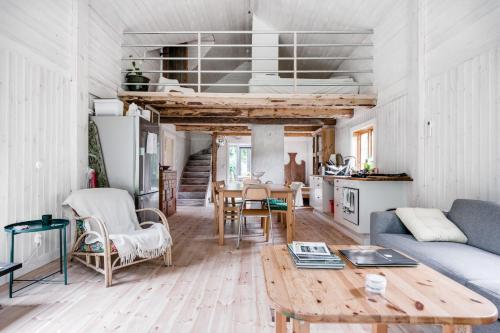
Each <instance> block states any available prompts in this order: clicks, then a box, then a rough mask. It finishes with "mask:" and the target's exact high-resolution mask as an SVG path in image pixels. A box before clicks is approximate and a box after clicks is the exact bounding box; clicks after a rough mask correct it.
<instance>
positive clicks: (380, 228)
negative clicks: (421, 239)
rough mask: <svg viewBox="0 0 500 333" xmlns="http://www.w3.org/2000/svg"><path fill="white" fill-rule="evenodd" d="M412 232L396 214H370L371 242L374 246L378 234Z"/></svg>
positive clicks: (391, 212) (390, 212)
mask: <svg viewBox="0 0 500 333" xmlns="http://www.w3.org/2000/svg"><path fill="white" fill-rule="evenodd" d="M409 233H410V232H409V231H408V229H406V227H405V226H404V224H403V223H401V220H400V219H399V217H398V216H397V215H396V212H394V211H389V212H373V213H371V214H370V242H371V243H372V244H374V240H375V237H376V235H378V234H409Z"/></svg>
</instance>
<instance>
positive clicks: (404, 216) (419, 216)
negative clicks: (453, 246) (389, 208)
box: [396, 208, 467, 243]
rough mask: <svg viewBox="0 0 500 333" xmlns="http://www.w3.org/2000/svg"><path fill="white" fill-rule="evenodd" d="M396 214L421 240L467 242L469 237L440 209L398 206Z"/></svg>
mask: <svg viewBox="0 0 500 333" xmlns="http://www.w3.org/2000/svg"><path fill="white" fill-rule="evenodd" d="M396 215H397V216H398V217H399V218H400V219H401V222H403V224H404V225H405V226H406V228H408V230H410V232H411V233H412V234H413V236H414V237H415V238H416V239H417V240H418V241H419V242H456V243H467V237H466V236H465V235H464V233H463V232H462V231H461V230H460V229H458V227H457V226H456V225H455V224H454V223H453V222H451V221H450V220H448V219H447V218H446V216H444V214H443V212H442V211H440V210H439V209H429V208H397V209H396Z"/></svg>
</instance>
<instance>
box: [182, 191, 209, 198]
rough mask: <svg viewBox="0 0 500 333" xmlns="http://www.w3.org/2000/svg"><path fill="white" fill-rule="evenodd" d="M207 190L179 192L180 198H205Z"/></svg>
mask: <svg viewBox="0 0 500 333" xmlns="http://www.w3.org/2000/svg"><path fill="white" fill-rule="evenodd" d="M206 194H207V192H179V193H178V194H177V198H178V199H205V195H206Z"/></svg>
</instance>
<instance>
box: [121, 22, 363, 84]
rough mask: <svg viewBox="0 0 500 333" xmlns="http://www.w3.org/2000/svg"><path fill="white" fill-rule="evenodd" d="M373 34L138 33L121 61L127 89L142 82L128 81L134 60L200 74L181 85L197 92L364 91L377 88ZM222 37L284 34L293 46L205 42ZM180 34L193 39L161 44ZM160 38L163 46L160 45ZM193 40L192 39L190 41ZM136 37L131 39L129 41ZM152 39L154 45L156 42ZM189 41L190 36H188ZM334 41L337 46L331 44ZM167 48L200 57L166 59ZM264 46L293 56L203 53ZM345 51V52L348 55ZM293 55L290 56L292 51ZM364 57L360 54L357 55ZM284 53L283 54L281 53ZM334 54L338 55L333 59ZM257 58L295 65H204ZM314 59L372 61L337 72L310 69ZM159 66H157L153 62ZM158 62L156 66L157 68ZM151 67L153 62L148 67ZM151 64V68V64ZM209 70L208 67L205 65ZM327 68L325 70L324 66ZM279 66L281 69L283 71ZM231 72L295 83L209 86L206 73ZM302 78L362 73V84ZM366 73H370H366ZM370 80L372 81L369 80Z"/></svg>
mask: <svg viewBox="0 0 500 333" xmlns="http://www.w3.org/2000/svg"><path fill="white" fill-rule="evenodd" d="M372 34H373V30H371V29H368V30H332V31H135V32H124V40H125V42H124V43H123V44H122V54H124V55H127V54H128V55H130V56H128V57H126V56H124V57H123V58H122V59H121V60H122V69H121V73H122V74H123V81H122V83H121V84H122V86H123V87H124V89H127V86H129V85H137V83H127V82H125V75H126V74H127V73H129V72H130V70H129V69H128V68H129V64H130V62H131V61H135V62H141V63H142V65H143V66H145V67H146V68H145V69H142V68H141V69H140V72H141V73H149V74H156V75H157V74H159V75H161V76H163V75H164V74H170V73H172V74H181V73H185V74H195V80H193V79H192V80H191V81H190V82H180V86H184V87H194V88H196V91H198V92H201V91H202V88H204V87H250V86H266V87H267V86H293V91H294V92H297V88H298V87H301V86H338V87H357V88H358V92H359V87H363V86H372V85H373V83H372V80H371V74H372V73H373V70H372V60H373V56H372V55H371V54H372V52H371V49H372V47H373V43H371V42H367V41H366V40H370V38H369V37H370V36H371V35H372ZM218 35H229V36H232V37H234V35H240V37H246V39H249V38H248V37H251V36H252V35H279V37H280V38H282V39H284V40H290V39H291V41H292V42H291V43H290V42H284V43H277V44H272V43H271V44H252V43H251V42H249V43H224V44H215V43H213V44H207V43H205V42H204V38H206V37H213V40H214V42H215V41H216V40H217V39H216V38H215V36H218ZM179 36H191V37H189V38H190V40H189V42H185V41H184V42H182V43H172V42H166V43H162V42H161V39H165V38H166V39H168V40H170V41H171V40H172V39H174V40H175V39H177V40H178V39H179ZM304 36H316V39H317V38H318V36H321V37H320V39H323V40H324V39H326V40H327V41H326V42H319V43H318V42H314V43H304V42H298V40H299V38H300V39H302V40H303V39H304ZM338 36H343V38H342V39H353V40H355V41H352V42H350V41H347V42H346V41H341V42H336V41H335V40H336V39H338ZM158 38H160V42H158V41H157V40H158ZM189 38H188V39H189ZM127 39H131V40H132V41H131V42H130V41H127ZM152 39H153V41H151V40H152ZM184 39H186V38H184ZM332 40H333V42H332ZM165 47H176V48H188V49H196V56H186V57H176V56H164V55H163V53H162V51H161V50H163V48H165ZM261 47H267V48H270V47H277V48H278V50H282V49H285V50H288V51H289V54H290V55H287V56H276V57H258V56H253V55H250V56H248V55H245V56H215V57H214V56H212V57H210V56H206V55H204V54H202V50H203V49H205V48H214V49H224V48H235V49H238V48H245V49H250V50H251V49H252V48H261ZM340 48H348V49H347V50H348V51H351V52H350V53H349V55H335V52H332V49H340ZM358 48H363V50H365V52H362V55H353V54H352V51H354V50H357V49H358ZM311 49H313V50H318V49H321V50H323V52H322V53H323V54H324V53H325V52H326V51H325V49H329V50H330V51H328V53H327V54H328V55H324V56H321V55H317V56H299V54H301V53H309V54H311V53H312V54H314V53H318V52H314V51H311ZM154 50H159V52H160V56H147V55H146V53H147V52H150V51H154ZM345 50H346V49H344V51H343V52H344V53H345V52H346V51H345ZM290 51H291V52H290ZM250 53H251V51H250ZM358 53H359V52H358ZM278 54H279V52H278ZM330 54H333V55H330ZM166 60H168V61H195V62H196V68H195V69H184V70H179V69H164V68H163V61H166ZM256 60H263V61H264V60H276V61H278V62H291V66H290V67H291V69H276V70H267V69H266V70H254V69H253V68H252V69H234V70H227V69H224V70H218V69H204V68H203V66H202V65H203V64H204V63H205V62H209V61H242V62H243V61H256ZM315 61H339V62H344V61H346V62H358V61H365V62H367V63H368V65H367V64H366V63H363V65H364V66H365V67H366V68H365V67H363V68H362V69H359V66H356V67H355V68H353V69H346V68H342V69H338V68H337V67H338V63H337V65H336V67H334V66H333V65H332V69H324V68H323V69H308V68H314V67H315V66H314V62H315ZM149 62H151V63H153V64H154V65H152V64H151V63H149ZM154 62H157V63H156V64H155V63H154ZM299 62H301V65H302V66H301V67H302V68H306V69H299ZM148 63H149V64H148ZM146 64H147V65H146ZM205 67H206V66H205ZM323 67H324V66H323ZM278 68H279V67H278ZM231 73H241V74H277V75H278V76H279V75H280V74H287V75H291V77H292V78H293V81H292V83H289V82H275V83H265V84H256V83H253V84H250V83H248V82H241V83H240V82H238V83H220V82H204V81H203V74H231ZM302 74H332V75H333V74H344V75H345V74H353V75H359V74H362V77H363V80H362V81H355V82H338V83H334V82H331V81H330V82H317V81H316V82H310V81H309V82H308V81H307V80H305V81H304V80H303V81H299V80H300V78H299V76H300V75H302ZM365 74H366V75H365ZM366 78H368V79H366ZM142 85H147V86H178V85H177V84H173V83H157V82H150V83H144V84H142Z"/></svg>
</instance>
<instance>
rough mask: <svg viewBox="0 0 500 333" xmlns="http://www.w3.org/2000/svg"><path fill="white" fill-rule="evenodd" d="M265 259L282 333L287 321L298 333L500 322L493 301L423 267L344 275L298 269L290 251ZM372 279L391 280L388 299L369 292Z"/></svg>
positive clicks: (267, 253) (280, 248)
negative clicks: (339, 327) (329, 327)
mask: <svg viewBox="0 0 500 333" xmlns="http://www.w3.org/2000/svg"><path fill="white" fill-rule="evenodd" d="M330 248H331V249H335V250H338V249H345V248H355V246H342V245H336V246H331V247H330ZM363 248H366V247H363ZM261 256H262V262H263V266H264V276H265V279H266V289H267V294H268V298H269V301H270V303H271V306H272V307H273V308H274V309H275V310H276V332H280V333H281V332H286V330H287V327H286V317H289V318H291V320H292V324H293V332H294V333H303V332H309V324H310V323H353V324H372V327H373V332H377V333H385V332H387V324H392V323H394V324H434V325H443V332H446V333H452V332H470V331H471V327H472V325H482V324H490V323H493V322H495V321H496V320H497V315H498V314H497V309H496V307H495V306H494V305H493V304H492V303H491V302H490V301H489V300H487V299H486V298H484V297H482V296H480V295H478V294H477V293H475V292H473V291H471V290H469V289H467V288H466V287H464V286H463V285H461V284H459V283H457V282H455V281H453V280H451V279H450V278H448V277H446V276H444V275H442V274H441V273H438V272H436V271H435V270H433V269H431V268H429V267H427V266H425V265H423V264H420V265H419V266H418V267H404V268H365V269H360V268H355V267H354V266H352V265H351V264H350V263H348V262H347V261H346V267H345V268H344V269H342V270H327V269H297V268H296V267H295V265H294V264H293V262H292V260H291V258H290V255H289V253H288V250H287V248H286V246H285V245H272V246H271V245H270V246H265V247H264V248H263V250H262V252H261ZM368 273H375V274H381V275H384V276H385V277H386V278H387V289H386V292H385V295H383V296H382V295H373V294H367V293H366V292H365V290H364V280H365V275H366V274H368Z"/></svg>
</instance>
